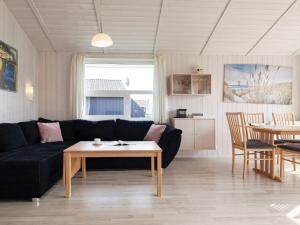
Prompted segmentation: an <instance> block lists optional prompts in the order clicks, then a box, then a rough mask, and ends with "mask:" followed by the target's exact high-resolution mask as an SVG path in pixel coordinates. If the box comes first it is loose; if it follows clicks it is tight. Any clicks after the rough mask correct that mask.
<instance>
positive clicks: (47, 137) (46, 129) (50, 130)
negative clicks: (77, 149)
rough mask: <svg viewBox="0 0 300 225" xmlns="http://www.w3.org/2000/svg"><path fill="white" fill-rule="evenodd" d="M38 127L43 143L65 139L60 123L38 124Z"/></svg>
mask: <svg viewBox="0 0 300 225" xmlns="http://www.w3.org/2000/svg"><path fill="white" fill-rule="evenodd" d="M38 127H39V130H40V135H41V143H48V142H59V141H61V142H62V141H63V137H62V134H61V130H60V126H59V123H58V122H54V123H40V122H38Z"/></svg>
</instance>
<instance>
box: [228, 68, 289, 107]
mask: <svg viewBox="0 0 300 225" xmlns="http://www.w3.org/2000/svg"><path fill="white" fill-rule="evenodd" d="M292 81H293V70H292V67H288V66H273V65H263V64H225V66H224V90H223V100H224V102H239V103H257V104H282V105H290V104H292V87H293V82H292Z"/></svg>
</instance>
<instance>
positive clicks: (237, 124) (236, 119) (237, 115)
mask: <svg viewBox="0 0 300 225" xmlns="http://www.w3.org/2000/svg"><path fill="white" fill-rule="evenodd" d="M226 117H227V121H228V125H229V130H230V136H231V142H232V145H236V146H240V147H241V148H246V143H247V135H246V128H245V120H244V116H243V113H241V112H233V113H232V112H227V113H226Z"/></svg>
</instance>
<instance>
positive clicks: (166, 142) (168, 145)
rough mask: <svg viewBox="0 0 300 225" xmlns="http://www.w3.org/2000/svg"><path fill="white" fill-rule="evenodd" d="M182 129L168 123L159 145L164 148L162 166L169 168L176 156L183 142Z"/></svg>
mask: <svg viewBox="0 0 300 225" xmlns="http://www.w3.org/2000/svg"><path fill="white" fill-rule="evenodd" d="M181 134H182V131H181V130H179V129H176V128H173V127H171V126H169V125H167V127H166V129H165V131H164V133H163V134H162V136H161V138H160V140H159V142H158V145H159V146H160V147H161V148H162V150H163V153H162V167H163V168H167V167H168V165H169V164H170V163H171V161H172V160H173V159H174V158H175V156H176V154H177V152H178V150H179V147H180V143H181Z"/></svg>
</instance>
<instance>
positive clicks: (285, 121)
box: [272, 112, 295, 139]
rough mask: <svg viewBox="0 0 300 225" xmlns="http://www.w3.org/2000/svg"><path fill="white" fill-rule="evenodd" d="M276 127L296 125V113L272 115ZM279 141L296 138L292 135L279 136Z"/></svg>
mask: <svg viewBox="0 0 300 225" xmlns="http://www.w3.org/2000/svg"><path fill="white" fill-rule="evenodd" d="M272 117H273V122H274V125H278V126H286V125H295V113H293V112H289V113H274V112H273V113H272ZM277 138H279V139H291V138H295V136H292V135H278V136H277Z"/></svg>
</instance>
